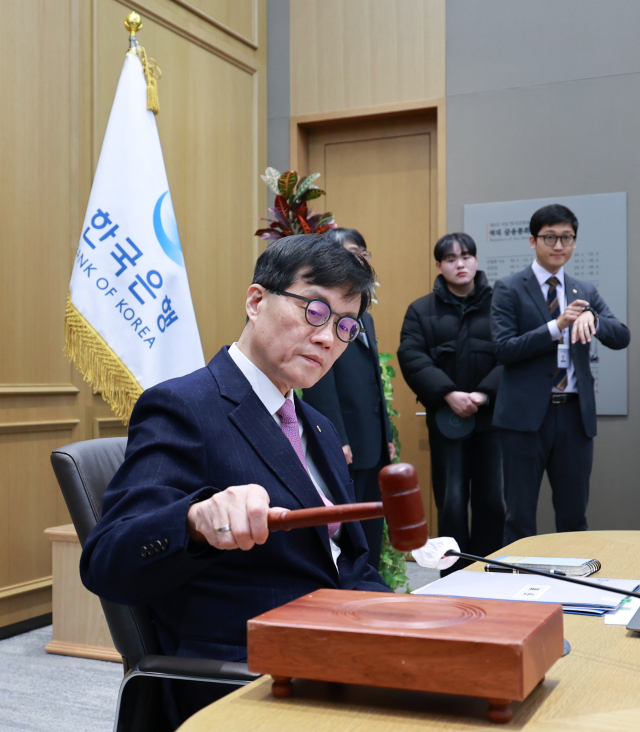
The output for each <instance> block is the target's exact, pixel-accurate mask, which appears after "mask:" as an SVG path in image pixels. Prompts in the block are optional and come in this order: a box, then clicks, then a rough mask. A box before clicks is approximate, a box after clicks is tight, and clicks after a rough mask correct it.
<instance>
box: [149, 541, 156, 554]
mask: <svg viewBox="0 0 640 732" xmlns="http://www.w3.org/2000/svg"><path fill="white" fill-rule="evenodd" d="M155 553H156V549H155V547H154V546H153V544H149V545H148V546H147V556H149V557H152V556H153V555H154V554H155Z"/></svg>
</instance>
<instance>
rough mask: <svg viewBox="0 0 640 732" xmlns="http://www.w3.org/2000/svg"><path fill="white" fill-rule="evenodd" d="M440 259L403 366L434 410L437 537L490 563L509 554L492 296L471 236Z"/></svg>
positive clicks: (413, 315)
mask: <svg viewBox="0 0 640 732" xmlns="http://www.w3.org/2000/svg"><path fill="white" fill-rule="evenodd" d="M434 255H435V259H436V267H437V269H438V272H439V273H440V274H439V275H438V277H437V278H436V281H435V284H434V287H433V292H431V293H430V294H429V295H426V296H425V297H421V298H420V299H419V300H416V301H415V302H413V303H412V304H411V305H410V306H409V309H408V310H407V314H406V315H405V319H404V323H403V326H402V333H401V336H400V349H399V350H398V361H399V363H400V368H401V369H402V374H403V376H404V378H405V381H406V382H407V384H408V385H409V386H410V388H411V389H412V390H413V391H414V392H415V394H416V397H417V398H418V400H419V401H420V402H421V403H422V404H424V406H425V407H426V410H427V426H428V428H429V444H430V447H431V473H432V482H433V493H434V497H435V501H436V506H437V507H438V533H439V535H440V536H452V537H454V539H455V540H456V541H457V542H458V544H459V545H460V549H461V551H463V552H470V553H473V554H479V555H481V556H486V555H487V554H490V553H491V552H494V551H496V550H497V549H499V548H500V547H501V546H502V535H503V529H504V516H505V509H504V496H503V483H502V453H501V448H500V438H499V434H498V431H497V430H496V429H494V428H493V427H492V426H491V419H492V414H493V405H494V403H495V397H496V392H497V390H498V384H499V383H500V378H501V376H502V366H498V364H497V361H496V356H495V347H494V345H493V343H492V340H491V331H490V328H489V312H490V310H491V296H492V294H493V291H492V289H491V287H490V286H489V284H488V282H487V278H486V277H485V275H484V273H483V272H478V271H477V269H478V259H477V257H476V245H475V242H474V241H473V239H472V238H471V237H470V236H468V235H467V234H462V233H460V234H447V235H446V236H444V237H442V239H440V240H439V241H438V243H437V244H436V246H435V250H434ZM469 503H470V504H471V522H469V515H468V507H469ZM469 523H471V526H470V527H469ZM456 569H459V567H458V566H456ZM452 571H453V570H452Z"/></svg>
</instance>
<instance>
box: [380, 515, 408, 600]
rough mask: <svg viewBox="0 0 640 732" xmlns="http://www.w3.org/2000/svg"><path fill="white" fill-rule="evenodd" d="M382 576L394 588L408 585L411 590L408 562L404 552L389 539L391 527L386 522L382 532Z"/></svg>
mask: <svg viewBox="0 0 640 732" xmlns="http://www.w3.org/2000/svg"><path fill="white" fill-rule="evenodd" d="M379 572H380V576H381V577H382V579H383V580H384V581H385V582H386V583H387V584H388V585H389V587H390V588H391V589H392V590H394V591H395V590H397V589H398V587H406V591H407V593H408V592H410V589H409V586H408V583H409V578H408V577H407V574H406V572H407V563H406V561H405V559H404V554H403V553H402V552H399V551H398V550H397V549H394V548H393V547H392V546H391V542H390V541H389V527H388V526H387V522H386V521H385V522H384V528H383V533H382V549H381V551H380V567H379Z"/></svg>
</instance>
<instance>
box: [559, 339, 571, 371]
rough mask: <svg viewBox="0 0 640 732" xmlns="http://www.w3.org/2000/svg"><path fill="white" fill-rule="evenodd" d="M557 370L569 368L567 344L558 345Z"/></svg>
mask: <svg viewBox="0 0 640 732" xmlns="http://www.w3.org/2000/svg"><path fill="white" fill-rule="evenodd" d="M558 368H559V369H568V368H569V345H568V344H567V343H559V344H558Z"/></svg>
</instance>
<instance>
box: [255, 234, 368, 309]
mask: <svg viewBox="0 0 640 732" xmlns="http://www.w3.org/2000/svg"><path fill="white" fill-rule="evenodd" d="M298 276H301V277H302V279H303V280H304V281H305V282H308V283H309V284H312V285H320V287H342V288H345V294H346V296H347V297H349V298H350V297H353V296H355V295H360V310H359V312H358V316H360V315H362V313H363V312H364V311H365V310H366V309H367V308H368V307H369V304H370V303H371V296H372V293H373V283H374V280H375V272H374V271H373V269H372V268H371V265H370V264H369V262H367V261H366V260H365V259H364V258H363V257H358V256H356V255H355V254H353V253H352V252H350V251H349V250H348V249H345V248H344V247H343V246H342V245H341V244H337V243H336V242H334V241H330V240H329V239H328V237H327V236H326V234H296V235H294V236H287V237H284V238H283V239H277V240H276V241H274V242H273V244H271V245H270V246H269V247H267V248H266V249H265V250H264V252H262V254H261V255H260V256H259V257H258V261H257V262H256V268H255V270H254V272H253V283H254V284H257V285H262V286H263V287H265V288H266V289H267V290H271V291H273V292H283V291H284V290H286V289H287V288H288V287H290V286H291V285H292V284H293V283H294V282H295V280H296V279H297V278H298Z"/></svg>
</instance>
